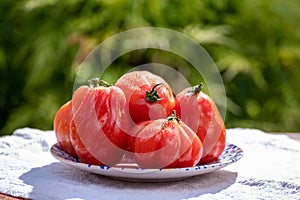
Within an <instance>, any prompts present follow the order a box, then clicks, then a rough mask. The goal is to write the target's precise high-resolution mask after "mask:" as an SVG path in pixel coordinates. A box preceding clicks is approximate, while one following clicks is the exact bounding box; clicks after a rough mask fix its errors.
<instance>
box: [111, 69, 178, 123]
mask: <svg viewBox="0 0 300 200" xmlns="http://www.w3.org/2000/svg"><path fill="white" fill-rule="evenodd" d="M115 85H116V86H117V87H119V88H121V89H122V90H123V91H124V93H125V95H126V99H127V102H128V109H129V113H130V116H131V119H132V120H133V122H134V123H135V124H138V123H139V122H143V121H147V120H155V119H164V118H166V117H167V116H169V115H170V114H171V113H172V110H173V108H174V106H175V99H174V96H173V93H172V90H171V88H170V86H169V85H168V83H167V82H166V81H165V80H164V79H162V78H161V77H159V76H157V75H154V74H152V73H151V72H148V71H133V72H129V73H127V74H124V75H123V76H122V77H121V78H120V79H118V80H117V82H116V84H115Z"/></svg>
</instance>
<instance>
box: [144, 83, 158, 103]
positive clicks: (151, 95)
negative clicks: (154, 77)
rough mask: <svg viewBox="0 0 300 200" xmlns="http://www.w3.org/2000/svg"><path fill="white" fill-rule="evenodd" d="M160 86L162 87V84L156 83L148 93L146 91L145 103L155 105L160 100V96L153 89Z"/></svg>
mask: <svg viewBox="0 0 300 200" xmlns="http://www.w3.org/2000/svg"><path fill="white" fill-rule="evenodd" d="M160 85H162V83H158V84H156V85H154V87H153V88H152V89H151V91H150V92H149V91H146V100H147V101H150V102H153V103H156V102H158V101H159V100H161V98H160V96H159V95H158V93H157V90H155V88H156V87H158V86H160Z"/></svg>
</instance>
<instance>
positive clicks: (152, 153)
mask: <svg viewBox="0 0 300 200" xmlns="http://www.w3.org/2000/svg"><path fill="white" fill-rule="evenodd" d="M133 134H134V135H135V140H131V142H132V143H130V144H129V145H132V146H133V149H134V156H135V161H136V163H137V164H138V165H139V166H140V167H141V168H160V169H161V168H176V167H192V166H195V165H196V164H197V163H198V162H199V160H200V158H201V156H202V143H201V141H200V139H199V138H198V136H197V135H196V133H195V132H194V131H193V130H192V129H190V128H189V127H188V126H187V125H186V124H184V123H183V122H182V121H181V120H179V119H178V118H177V117H176V115H175V113H173V115H172V116H170V117H168V118H167V119H157V120H149V121H144V122H141V123H140V124H139V125H137V126H136V127H135V128H134V129H133Z"/></svg>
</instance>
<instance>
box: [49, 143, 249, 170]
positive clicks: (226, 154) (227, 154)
mask: <svg viewBox="0 0 300 200" xmlns="http://www.w3.org/2000/svg"><path fill="white" fill-rule="evenodd" d="M51 153H52V154H53V155H54V157H56V158H57V159H58V160H60V161H62V160H63V161H65V162H73V163H78V164H84V163H81V162H80V160H79V159H78V158H74V157H72V156H71V155H69V154H68V153H67V152H65V151H64V150H63V149H62V148H61V147H60V145H59V144H55V145H53V146H52V147H51ZM242 156H243V151H242V149H240V148H239V147H238V146H236V145H234V144H227V145H226V147H225V149H224V151H223V153H222V154H221V155H220V157H219V159H218V160H217V161H214V162H212V163H208V164H205V165H197V166H195V167H187V168H173V169H156V170H158V171H160V172H164V171H169V170H180V171H182V170H183V171H191V170H208V169H214V168H221V167H225V166H227V165H229V164H231V163H234V162H236V161H238V160H239V159H241V157H242ZM94 166H95V165H91V164H86V167H87V168H91V167H94ZM98 169H99V170H111V169H118V170H122V171H124V170H128V169H130V170H133V169H136V170H137V171H144V170H145V169H143V168H138V167H136V168H134V167H131V168H127V167H123V166H122V167H110V166H98ZM146 170H155V169H146Z"/></svg>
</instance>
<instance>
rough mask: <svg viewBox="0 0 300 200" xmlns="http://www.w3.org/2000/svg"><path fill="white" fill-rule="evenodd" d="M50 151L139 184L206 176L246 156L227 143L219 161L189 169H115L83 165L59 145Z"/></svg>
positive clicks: (77, 164)
mask: <svg viewBox="0 0 300 200" xmlns="http://www.w3.org/2000/svg"><path fill="white" fill-rule="evenodd" d="M50 151H51V153H52V155H53V156H54V157H55V158H56V159H57V160H59V161H61V162H63V163H65V164H68V165H71V166H74V167H76V168H79V169H82V170H84V171H88V172H91V173H96V174H101V175H105V176H109V177H111V178H116V179H122V180H128V181H139V182H141V181H142V182H165V181H172V180H181V179H185V178H189V177H192V176H197V175H200V174H206V173H209V172H212V171H215V170H218V169H220V168H223V167H226V166H227V165H230V164H232V163H234V162H236V161H238V160H239V159H241V158H242V157H243V154H244V153H243V150H242V149H241V148H239V147H238V146H236V145H234V144H229V143H227V144H226V147H225V150H224V151H223V153H222V154H221V156H220V157H219V159H218V160H217V161H215V162H212V163H209V164H205V165H197V166H195V167H187V168H171V169H142V168H138V166H137V165H136V164H135V163H126V162H121V163H120V164H118V165H117V166H115V167H108V166H97V165H91V164H86V163H81V162H80V161H79V160H78V159H76V158H74V157H72V156H70V155H69V154H68V153H67V152H65V151H64V150H63V149H62V148H61V147H60V146H59V144H55V145H53V146H52V147H51V149H50Z"/></svg>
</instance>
